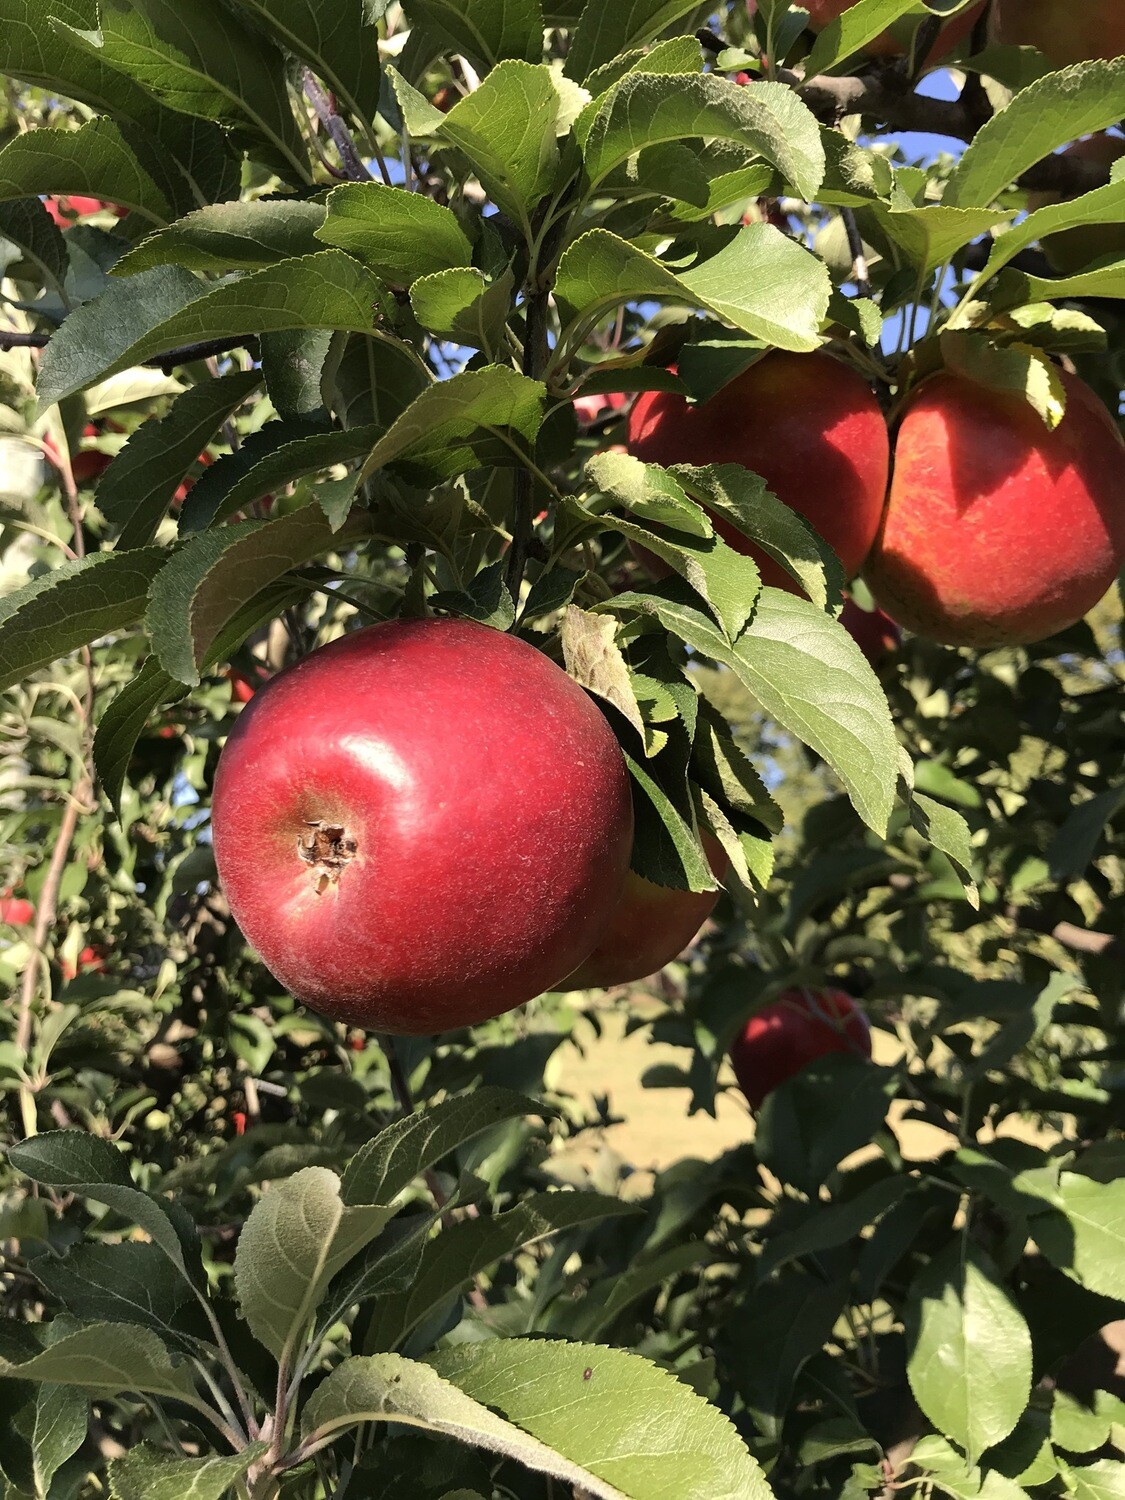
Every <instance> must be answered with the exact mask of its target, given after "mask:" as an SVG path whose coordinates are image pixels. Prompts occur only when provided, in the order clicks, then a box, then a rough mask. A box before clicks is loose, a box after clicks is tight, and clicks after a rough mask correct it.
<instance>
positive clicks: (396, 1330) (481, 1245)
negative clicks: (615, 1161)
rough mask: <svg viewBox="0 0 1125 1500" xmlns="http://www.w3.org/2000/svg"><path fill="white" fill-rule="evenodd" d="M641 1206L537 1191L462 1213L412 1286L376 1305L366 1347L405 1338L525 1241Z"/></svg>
mask: <svg viewBox="0 0 1125 1500" xmlns="http://www.w3.org/2000/svg"><path fill="white" fill-rule="evenodd" d="M635 1212H636V1209H635V1208H632V1207H631V1206H630V1205H629V1204H627V1203H622V1202H621V1201H620V1200H619V1199H617V1198H606V1197H604V1196H602V1195H601V1194H600V1193H578V1192H568V1191H558V1192H549V1193H533V1194H532V1195H531V1196H530V1197H529V1198H526V1199H525V1200H524V1201H523V1202H522V1203H518V1204H516V1206H515V1208H510V1209H508V1211H507V1212H506V1213H501V1214H496V1215H495V1216H494V1217H492V1218H484V1217H478V1218H475V1219H462V1220H460V1221H459V1222H458V1223H456V1224H451V1225H450V1226H449V1228H448V1229H443V1230H442V1232H441V1233H440V1234H439V1235H437V1237H436V1238H435V1239H432V1240H431V1241H430V1242H429V1244H428V1245H427V1246H426V1248H425V1250H424V1252H423V1254H422V1260H421V1264H420V1266H419V1267H418V1272H417V1275H416V1276H415V1278H414V1280H413V1282H412V1283H411V1285H410V1288H409V1290H408V1291H405V1292H400V1293H398V1294H397V1295H394V1294H392V1295H389V1296H384V1297H382V1298H381V1299H380V1300H379V1301H378V1302H377V1303H376V1305H375V1308H374V1310H373V1313H372V1318H371V1323H370V1325H369V1327H368V1332H367V1335H366V1338H365V1340H364V1353H365V1354H377V1353H380V1352H381V1351H383V1350H385V1349H393V1348H395V1347H396V1345H398V1344H401V1343H402V1342H403V1340H404V1339H406V1338H407V1337H408V1336H409V1334H411V1333H412V1332H413V1331H414V1329H415V1328H417V1327H418V1325H419V1324H420V1323H421V1322H422V1321H423V1320H424V1319H426V1318H429V1317H432V1316H435V1315H438V1314H440V1312H441V1311H442V1310H443V1309H444V1308H446V1307H447V1306H448V1305H449V1303H450V1302H452V1301H453V1300H454V1299H455V1298H456V1297H457V1296H458V1295H459V1294H460V1292H461V1291H463V1290H464V1288H465V1287H466V1286H467V1285H468V1284H469V1283H470V1282H471V1281H472V1279H473V1277H474V1276H477V1275H479V1274H480V1273H481V1272H482V1271H486V1270H488V1268H489V1267H490V1266H493V1265H495V1264H496V1262H497V1261H499V1260H502V1259H503V1258H504V1257H505V1256H506V1255H511V1254H512V1253H513V1252H514V1251H516V1250H518V1249H519V1248H520V1246H521V1245H530V1244H534V1243H535V1242H536V1241H537V1240H541V1239H544V1238H546V1236H548V1235H551V1234H558V1233H559V1232H560V1231H562V1230H564V1229H573V1228H575V1227H576V1226H577V1225H579V1224H589V1223H593V1222H596V1221H598V1220H601V1219H607V1218H612V1217H613V1216H614V1215H617V1214H627V1213H635Z"/></svg>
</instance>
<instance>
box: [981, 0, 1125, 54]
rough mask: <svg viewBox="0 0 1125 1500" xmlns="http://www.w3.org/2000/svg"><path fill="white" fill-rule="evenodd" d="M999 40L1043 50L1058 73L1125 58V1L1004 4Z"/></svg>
mask: <svg viewBox="0 0 1125 1500" xmlns="http://www.w3.org/2000/svg"><path fill="white" fill-rule="evenodd" d="M997 34H998V37H999V40H1000V41H1002V42H1007V43H1009V45H1011V46H1015V47H1038V49H1039V51H1040V52H1042V54H1043V56H1044V57H1045V58H1046V59H1047V61H1048V62H1050V63H1052V64H1053V65H1054V66H1055V67H1056V68H1065V67H1067V66H1068V64H1070V63H1076V62H1083V61H1085V60H1086V59H1087V58H1092V57H1107V58H1108V57H1120V56H1121V55H1122V54H1123V53H1125V6H1123V5H1122V4H1121V0H1082V3H1081V4H1080V5H1076V4H1073V3H1072V0H999V7H998V10H997Z"/></svg>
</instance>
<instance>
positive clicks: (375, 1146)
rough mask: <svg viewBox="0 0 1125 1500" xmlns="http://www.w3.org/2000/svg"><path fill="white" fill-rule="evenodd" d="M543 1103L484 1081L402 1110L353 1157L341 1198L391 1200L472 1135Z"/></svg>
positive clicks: (534, 1112) (537, 1109) (539, 1107)
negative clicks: (437, 1100) (462, 1092)
mask: <svg viewBox="0 0 1125 1500" xmlns="http://www.w3.org/2000/svg"><path fill="white" fill-rule="evenodd" d="M544 1109H545V1106H544V1105H542V1104H538V1103H536V1101H535V1100H534V1099H527V1098H525V1097H524V1095H523V1094H515V1093H512V1091H511V1090H510V1089H502V1088H495V1087H491V1086H487V1087H484V1088H479V1089H476V1090H475V1091H474V1092H473V1093H472V1094H468V1095H465V1096H463V1097H461V1098H455V1099H445V1100H443V1101H442V1102H441V1103H440V1104H430V1105H427V1106H426V1108H424V1109H420V1110H416V1111H415V1112H414V1114H411V1115H405V1116H404V1117H403V1118H402V1119H401V1120H396V1121H395V1122H394V1124H393V1125H388V1126H387V1127H386V1129H385V1130H381V1131H380V1132H379V1134H378V1135H377V1136H376V1137H375V1139H374V1140H373V1141H369V1142H368V1144H367V1145H366V1146H364V1147H363V1149H362V1150H360V1151H357V1152H356V1154H355V1156H353V1157H352V1159H351V1161H350V1162H349V1163H348V1165H347V1168H346V1170H345V1172H344V1180H343V1188H342V1190H341V1191H342V1193H343V1199H344V1202H345V1203H349V1204H354V1203H391V1202H392V1201H393V1200H394V1199H395V1198H397V1197H398V1195H399V1194H400V1193H401V1192H403V1191H404V1190H405V1189H406V1188H408V1187H409V1186H410V1184H411V1183H412V1182H413V1181H414V1179H415V1178H416V1177H418V1176H419V1175H420V1174H421V1173H422V1172H425V1171H426V1170H427V1169H428V1168H430V1167H433V1166H436V1165H437V1163H438V1162H439V1161H441V1159H442V1158H443V1157H445V1156H448V1155H449V1153H450V1152H451V1151H454V1150H456V1148H457V1147H458V1146H461V1145H463V1144H464V1143H465V1142H466V1141H470V1140H472V1139H473V1138H474V1136H478V1135H481V1134H482V1133H483V1132H484V1131H486V1130H491V1129H492V1128H493V1127H494V1126H496V1125H501V1124H503V1123H504V1121H506V1120H514V1119H518V1118H520V1117H521V1116H523V1115H541V1114H543V1112H544Z"/></svg>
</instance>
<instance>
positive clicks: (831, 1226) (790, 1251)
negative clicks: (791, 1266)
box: [759, 1176, 914, 1276]
mask: <svg viewBox="0 0 1125 1500" xmlns="http://www.w3.org/2000/svg"><path fill="white" fill-rule="evenodd" d="M913 1187H914V1183H913V1181H912V1179H911V1178H909V1177H906V1176H902V1177H885V1178H883V1180H882V1181H881V1182H873V1183H871V1184H870V1185H869V1186H867V1187H865V1188H862V1189H861V1190H860V1191H859V1192H858V1193H856V1194H855V1196H854V1197H852V1198H847V1199H845V1200H844V1201H843V1202H840V1203H835V1202H834V1203H832V1204H831V1205H828V1204H825V1203H822V1202H819V1201H817V1202H814V1203H813V1204H812V1205H811V1206H810V1211H809V1213H808V1214H807V1215H806V1217H805V1218H804V1219H803V1221H802V1222H801V1223H800V1224H799V1225H798V1226H797V1228H796V1229H789V1230H785V1231H784V1232H783V1233H781V1234H778V1235H777V1236H776V1237H775V1238H772V1239H770V1240H768V1241H767V1243H766V1247H765V1249H764V1250H763V1251H762V1257H761V1265H760V1267H759V1270H760V1273H761V1275H762V1276H765V1275H767V1274H768V1273H769V1272H773V1271H776V1270H777V1269H778V1267H779V1266H784V1265H786V1264H787V1263H788V1262H789V1261H791V1260H799V1259H800V1258H801V1256H803V1255H816V1254H817V1252H818V1251H821V1250H833V1249H835V1248H836V1246H837V1245H844V1244H847V1243H848V1241H849V1240H854V1239H855V1238H856V1236H857V1235H858V1234H859V1233H860V1231H861V1230H863V1229H865V1228H866V1227H867V1226H868V1225H869V1224H874V1223H875V1222H876V1221H877V1220H878V1219H881V1218H882V1216H883V1215H884V1214H885V1213H886V1212H887V1210H888V1209H891V1208H894V1207H895V1205H896V1204H898V1203H901V1202H902V1200H903V1198H905V1197H906V1195H907V1193H909V1192H911V1191H912V1190H913Z"/></svg>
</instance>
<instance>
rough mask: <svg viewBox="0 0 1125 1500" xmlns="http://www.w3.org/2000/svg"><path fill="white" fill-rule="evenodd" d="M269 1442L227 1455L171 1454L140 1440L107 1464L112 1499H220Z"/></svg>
mask: <svg viewBox="0 0 1125 1500" xmlns="http://www.w3.org/2000/svg"><path fill="white" fill-rule="evenodd" d="M268 1446H269V1445H268V1444H267V1443H250V1444H249V1445H248V1446H247V1447H245V1448H243V1450H242V1452H241V1453H236V1454H235V1455H234V1456H233V1457H228V1458H173V1457H171V1455H170V1454H167V1453H163V1452H161V1451H160V1450H159V1449H157V1448H151V1447H149V1446H148V1444H147V1443H142V1444H141V1445H140V1446H139V1447H137V1448H134V1449H133V1450H132V1451H131V1452H129V1453H126V1454H125V1456H124V1458H118V1459H114V1461H113V1462H112V1463H111V1464H110V1466H109V1482H110V1485H111V1487H112V1490H113V1500H222V1497H223V1496H224V1495H226V1494H227V1493H228V1492H229V1491H230V1488H231V1486H232V1485H233V1484H234V1482H235V1480H237V1479H241V1478H242V1476H243V1475H244V1474H245V1473H246V1471H247V1469H249V1467H250V1465H251V1464H252V1463H253V1462H254V1461H255V1459H258V1458H260V1457H261V1456H262V1454H263V1453H264V1452H265V1451H266V1448H267V1447H268Z"/></svg>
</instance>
